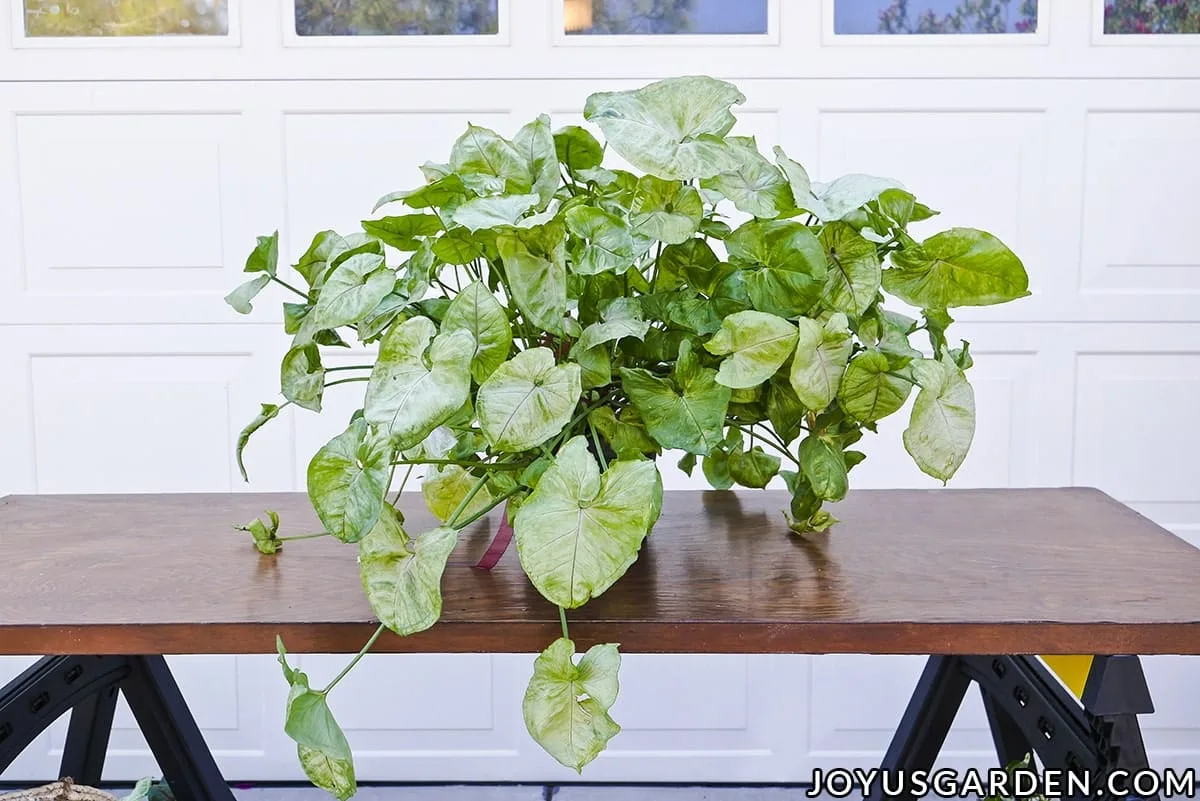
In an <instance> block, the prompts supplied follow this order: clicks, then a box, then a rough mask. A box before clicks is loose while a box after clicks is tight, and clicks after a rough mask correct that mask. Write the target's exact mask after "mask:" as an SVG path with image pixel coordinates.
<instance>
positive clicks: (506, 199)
mask: <svg viewBox="0 0 1200 801" xmlns="http://www.w3.org/2000/svg"><path fill="white" fill-rule="evenodd" d="M538 202H539V198H538V196H537V195H532V194H530V195H496V196H494V197H477V198H474V199H472V200H468V201H467V202H466V203H463V204H462V205H461V206H459V207H458V208H456V209H455V210H454V216H453V217H451V220H452V221H453V223H454V224H455V225H461V226H462V227H463V228H466V229H467V230H468V231H483V230H487V229H489V228H499V227H502V226H513V225H516V224H517V221H518V220H519V219H521V218H522V217H523V216H525V213H526V212H528V211H529V210H530V209H532V208H533V207H535V206H536V205H537V204H538Z"/></svg>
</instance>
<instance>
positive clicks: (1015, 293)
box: [883, 228, 1029, 309]
mask: <svg viewBox="0 0 1200 801" xmlns="http://www.w3.org/2000/svg"><path fill="white" fill-rule="evenodd" d="M891 261H892V265H893V266H892V268H891V269H888V270H885V271H884V274H883V288H884V289H885V290H887V291H888V292H890V293H891V294H893V295H895V296H896V297H898V298H900V300H902V301H904V302H905V303H908V304H910V305H912V306H917V307H919V308H923V309H948V308H952V307H955V306H990V305H993V304H997V303H1006V302H1008V301H1011V300H1016V299H1018V298H1023V297H1025V296H1027V295H1028V294H1029V276H1028V275H1026V273H1025V267H1024V265H1022V264H1021V260H1020V259H1018V258H1017V257H1016V255H1015V254H1014V253H1013V252H1012V251H1011V250H1009V249H1008V247H1007V246H1006V245H1005V244H1004V243H1003V242H1001V241H1000V240H999V239H997V238H996V237H994V236H992V235H991V234H989V233H986V232H985V231H978V230H975V229H973V228H951V229H950V230H949V231H943V232H942V233H940V234H934V235H933V236H931V237H929V238H928V239H926V240H925V241H924V242H922V243H921V244H920V245H919V246H918V247H914V248H905V249H903V250H898V251H895V252H893V253H892V255H891Z"/></svg>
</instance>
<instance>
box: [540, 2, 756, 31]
mask: <svg viewBox="0 0 1200 801" xmlns="http://www.w3.org/2000/svg"><path fill="white" fill-rule="evenodd" d="M563 26H564V27H565V28H566V31H567V33H570V34H589V33H590V34H600V35H605V34H608V35H630V34H632V35H639V34H640V35H658V34H673V33H691V34H705V33H708V34H746V33H760V34H761V33H766V32H767V0H736V2H731V0H563Z"/></svg>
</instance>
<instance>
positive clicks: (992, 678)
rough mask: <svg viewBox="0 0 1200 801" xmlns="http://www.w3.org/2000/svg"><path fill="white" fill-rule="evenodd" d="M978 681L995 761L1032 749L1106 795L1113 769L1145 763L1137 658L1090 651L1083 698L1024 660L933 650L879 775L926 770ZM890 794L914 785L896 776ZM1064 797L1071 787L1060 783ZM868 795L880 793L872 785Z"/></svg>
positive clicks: (875, 799) (873, 798)
mask: <svg viewBox="0 0 1200 801" xmlns="http://www.w3.org/2000/svg"><path fill="white" fill-rule="evenodd" d="M971 682H975V683H977V684H978V685H979V689H980V692H981V694H982V697H983V702H984V710H985V711H986V712H987V716H988V724H989V726H990V728H991V732H992V740H993V743H994V744H995V747H996V754H997V756H998V757H999V761H1000V766H1001V767H1004V766H1006V765H1008V764H1011V763H1012V762H1015V761H1019V760H1021V759H1023V758H1024V757H1025V756H1026V755H1027V754H1029V753H1031V752H1032V753H1036V754H1037V755H1038V757H1039V758H1040V759H1041V762H1042V764H1043V765H1044V766H1045V767H1047V768H1052V769H1054V770H1056V771H1067V772H1070V773H1073V774H1075V775H1077V776H1081V777H1085V781H1086V783H1087V784H1086V785H1085V786H1086V787H1087V788H1088V789H1090V790H1091V795H1092V797H1094V798H1101V799H1103V798H1109V797H1111V796H1110V795H1109V794H1108V790H1109V789H1110V788H1109V786H1108V784H1109V783H1108V777H1109V776H1110V775H1111V774H1112V773H1113V771H1117V770H1121V771H1129V772H1130V773H1131V774H1132V773H1135V772H1137V771H1139V770H1145V769H1147V768H1148V767H1149V762H1148V760H1147V758H1146V751H1145V747H1144V745H1143V743H1142V737H1141V729H1140V727H1139V726H1138V722H1137V716H1138V715H1139V714H1148V713H1151V712H1153V711H1154V706H1153V704H1152V703H1151V702H1150V694H1149V691H1148V689H1147V688H1146V682H1145V676H1144V675H1143V674H1142V670H1141V663H1140V662H1139V661H1138V659H1137V657H1136V656H1112V657H1097V658H1096V660H1095V661H1094V662H1093V665H1092V674H1091V675H1090V676H1089V678H1088V683H1087V691H1085V693H1084V695H1083V699H1082V704H1081V703H1079V702H1077V701H1076V700H1075V699H1074V697H1073V696H1071V695H1070V694H1069V693H1067V692H1066V690H1064V689H1063V687H1062V686H1061V685H1060V684H1059V683H1058V682H1057V680H1055V679H1054V677H1053V675H1052V674H1051V673H1050V672H1049V671H1048V670H1047V669H1046V668H1045V667H1044V666H1043V665H1042V664H1041V663H1040V662H1039V661H1037V660H1036V659H1034V658H1033V657H1028V656H934V657H931V658H930V659H929V662H928V663H927V664H926V667H925V671H924V673H923V674H922V675H921V679H920V681H919V682H918V684H917V689H916V691H915V692H914V693H913V697H912V700H911V701H910V702H909V705H908V708H907V709H906V711H905V713H904V717H903V718H902V719H901V722H900V726H899V727H898V729H897V730H896V734H895V736H894V737H893V739H892V743H891V745H890V746H889V748H888V750H887V753H886V755H885V756H884V760H883V764H882V766H881V768H882V770H883V771H884V772H885V773H904V774H907V775H908V777H909V778H910V779H911V776H912V774H913V773H914V772H916V771H923V772H926V773H928V771H930V770H931V769H932V768H933V764H934V762H935V760H936V759H937V756H938V754H939V753H940V751H941V749H942V746H943V744H944V743H945V741H946V736H947V735H948V734H949V732H950V727H951V725H952V724H953V722H954V716H955V714H956V713H957V712H958V709H959V706H960V705H961V703H962V700H963V698H964V697H965V696H966V693H967V690H968V688H969V686H970V684H971ZM887 786H888V787H890V788H892V789H895V788H897V787H901V789H902V792H901V794H900V795H899V796H898V797H908V798H912V797H915V795H916V794H915V792H914V788H912V787H911V786H909V787H904V786H902V785H901V783H900V782H899V781H897V780H895V779H893V780H892V781H890V782H888V783H887ZM1062 789H1064V791H1065V794H1066V795H1069V791H1070V790H1071V789H1074V788H1066V787H1064V788H1062ZM868 798H869V799H870V801H881V799H883V798H885V795H884V783H883V782H876V784H875V786H874V787H873V788H872V792H871V794H870V795H869V796H868Z"/></svg>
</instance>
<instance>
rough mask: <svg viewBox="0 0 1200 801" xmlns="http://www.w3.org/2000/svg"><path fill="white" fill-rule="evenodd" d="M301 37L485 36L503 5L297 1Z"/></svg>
mask: <svg viewBox="0 0 1200 801" xmlns="http://www.w3.org/2000/svg"><path fill="white" fill-rule="evenodd" d="M295 19H296V34H297V35H298V36H486V35H494V34H497V33H499V30H500V10H499V0H392V1H391V2H386V3H380V2H377V0H295Z"/></svg>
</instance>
